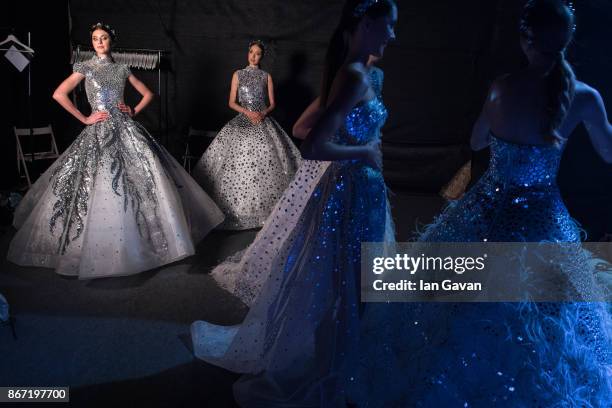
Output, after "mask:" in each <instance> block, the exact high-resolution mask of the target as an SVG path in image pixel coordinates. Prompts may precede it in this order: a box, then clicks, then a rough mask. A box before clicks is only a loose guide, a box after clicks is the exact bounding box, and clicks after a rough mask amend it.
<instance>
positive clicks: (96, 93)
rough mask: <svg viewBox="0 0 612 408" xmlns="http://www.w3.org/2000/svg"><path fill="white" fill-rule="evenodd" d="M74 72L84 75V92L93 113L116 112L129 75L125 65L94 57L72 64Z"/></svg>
mask: <svg viewBox="0 0 612 408" xmlns="http://www.w3.org/2000/svg"><path fill="white" fill-rule="evenodd" d="M74 70H75V71H76V72H80V73H82V74H83V75H85V92H86V93H87V100H88V101H89V104H90V105H91V109H92V110H93V111H98V110H103V111H109V112H111V113H112V112H116V111H118V107H117V105H118V104H119V102H121V101H123V91H124V89H125V81H126V79H127V78H128V77H129V75H130V71H129V69H128V67H127V66H126V65H123V64H117V63H114V62H112V61H111V60H110V59H108V58H104V59H101V58H98V57H97V56H94V57H93V58H92V59H90V60H89V61H86V62H83V63H77V64H74Z"/></svg>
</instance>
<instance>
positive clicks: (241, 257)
mask: <svg viewBox="0 0 612 408" xmlns="http://www.w3.org/2000/svg"><path fill="white" fill-rule="evenodd" d="M369 79H370V85H371V87H372V89H373V91H374V93H375V94H376V96H377V99H378V100H379V101H381V102H382V87H383V81H384V73H383V71H382V70H381V69H380V68H378V67H375V66H373V67H371V68H370V73H369ZM330 164H331V162H328V161H318V160H303V161H302V164H301V166H300V168H299V169H298V171H297V173H296V175H295V178H294V179H293V181H292V182H291V183H290V184H289V186H288V187H287V190H285V193H284V194H283V196H282V198H281V199H280V200H279V201H278V203H277V205H276V207H274V209H273V210H272V212H271V214H270V217H269V218H268V220H269V221H268V222H266V224H265V225H264V227H263V228H262V229H261V230H260V231H259V233H258V234H257V236H256V237H255V239H254V240H253V242H252V243H251V245H249V247H248V248H246V249H245V250H243V251H239V252H237V253H236V254H234V255H232V256H230V257H229V258H227V259H226V260H225V261H223V262H222V263H221V264H219V265H217V266H216V267H215V268H214V269H213V270H212V272H211V276H212V277H213V279H214V280H215V281H216V282H217V284H218V285H219V286H221V287H222V288H223V289H225V290H227V291H228V292H230V293H232V294H233V295H234V296H236V297H238V298H239V299H240V300H241V301H242V302H243V303H244V304H246V305H247V306H251V305H252V304H253V302H254V301H255V299H256V298H257V296H258V295H259V293H260V292H261V289H262V287H263V286H264V284H265V283H266V280H267V279H268V275H269V273H267V272H268V271H269V270H270V268H271V267H272V264H271V262H272V260H273V259H274V256H276V255H277V254H278V250H279V248H282V247H283V246H284V242H285V241H286V240H287V239H290V238H291V235H292V234H293V231H294V229H295V228H296V225H297V222H298V220H299V219H300V216H301V211H302V209H303V208H304V206H305V203H306V201H307V200H308V199H309V198H310V195H311V194H312V193H313V191H314V190H315V189H316V187H317V186H318V184H319V183H320V181H321V177H323V175H325V174H326V172H327V171H328V167H329V165H330ZM279 220H282V224H283V228H279V227H278V225H279V222H280V221H279ZM389 221H390V219H389ZM388 230H393V228H392V227H390V228H389V229H388Z"/></svg>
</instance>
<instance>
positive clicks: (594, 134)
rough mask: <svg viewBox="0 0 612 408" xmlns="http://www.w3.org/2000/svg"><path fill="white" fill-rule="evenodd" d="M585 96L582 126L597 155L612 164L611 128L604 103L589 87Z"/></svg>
mask: <svg viewBox="0 0 612 408" xmlns="http://www.w3.org/2000/svg"><path fill="white" fill-rule="evenodd" d="M586 96H587V103H586V104H585V108H584V110H583V121H584V125H585V127H586V129H587V131H588V132H589V137H590V138H591V143H593V147H594V148H595V150H596V151H597V153H598V154H599V155H600V156H601V158H602V159H604V161H605V162H606V163H612V126H611V125H610V122H609V121H608V114H607V113H606V107H605V104H604V101H603V99H602V97H601V95H600V94H599V92H598V91H597V90H596V89H594V88H591V87H588V88H587V92H586Z"/></svg>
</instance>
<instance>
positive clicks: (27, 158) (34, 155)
mask: <svg viewBox="0 0 612 408" xmlns="http://www.w3.org/2000/svg"><path fill="white" fill-rule="evenodd" d="M13 129H14V131H15V139H16V142H17V172H18V173H19V176H20V177H25V178H26V180H27V182H28V188H30V187H32V180H31V179H30V173H29V172H28V166H27V165H26V162H32V163H33V162H34V161H36V160H49V159H56V158H58V157H59V152H58V150H57V144H56V143H55V135H54V134H53V128H52V127H51V125H48V126H45V127H39V128H33V129H31V130H30V128H26V129H20V128H17V127H13ZM30 135H32V136H45V135H47V136H49V148H50V149H49V150H43V151H32V152H24V150H23V147H22V144H21V138H22V137H24V136H30ZM29 142H34V141H33V140H30V141H29ZM26 145H27V143H26ZM22 167H23V171H24V173H25V175H21V168H22Z"/></svg>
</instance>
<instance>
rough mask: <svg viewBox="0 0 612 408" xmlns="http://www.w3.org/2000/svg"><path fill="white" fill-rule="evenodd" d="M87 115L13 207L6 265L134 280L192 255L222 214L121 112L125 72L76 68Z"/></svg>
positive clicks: (100, 65) (102, 62) (102, 66)
mask: <svg viewBox="0 0 612 408" xmlns="http://www.w3.org/2000/svg"><path fill="white" fill-rule="evenodd" d="M74 71H75V72H78V73H80V74H82V75H84V76H85V90H86V92H87V99H88V101H89V103H90V105H91V108H92V111H107V112H108V113H109V118H108V119H107V120H105V121H103V122H98V123H95V124H92V125H89V126H86V127H85V129H84V130H83V131H82V132H81V134H80V135H79V136H78V137H77V138H76V140H75V141H74V142H73V143H72V144H71V145H70V146H69V147H68V149H66V151H65V152H64V153H63V154H62V155H61V156H60V157H59V158H58V159H57V160H56V161H55V163H53V164H52V165H51V166H50V167H49V169H48V170H47V171H46V172H45V173H44V174H43V175H42V176H41V177H40V178H39V179H38V180H37V181H36V183H34V185H33V186H32V188H31V189H30V190H29V191H28V193H27V194H26V196H25V197H24V198H23V200H22V201H21V203H20V204H19V206H18V207H17V209H16V211H15V218H14V222H13V224H14V226H15V228H17V229H18V231H17V234H16V235H15V237H14V238H13V240H12V242H11V245H10V248H9V253H8V259H9V260H10V261H12V262H14V263H17V264H19V265H24V266H40V267H47V268H54V269H55V271H56V272H57V273H59V274H62V275H72V276H77V277H79V278H85V279H86V278H100V277H108V276H120V275H131V274H135V273H138V272H142V271H146V270H149V269H153V268H157V267H159V266H162V265H165V264H168V263H171V262H175V261H178V260H180V259H183V258H185V257H188V256H190V255H193V254H194V253H195V248H194V242H197V241H199V240H200V239H202V238H203V237H204V236H205V235H206V234H207V233H208V232H209V231H210V230H211V229H213V228H214V227H215V226H216V225H218V224H219V223H221V222H222V221H223V213H222V212H221V210H220V209H219V208H218V207H217V206H216V205H215V203H214V202H213V201H212V200H211V199H210V197H208V195H206V193H205V192H204V191H203V190H202V189H201V187H200V186H199V185H198V184H197V183H196V182H195V181H194V180H193V179H192V178H191V177H190V176H189V174H187V172H185V170H184V169H183V168H182V167H181V166H180V165H179V164H178V163H177V161H176V160H175V159H174V158H173V157H172V156H171V155H170V154H169V153H168V152H167V151H166V149H164V148H163V147H162V146H160V145H159V144H158V143H157V141H156V140H155V139H154V138H153V137H152V136H151V135H149V133H148V132H147V131H146V129H145V128H144V127H142V126H141V125H140V124H139V123H138V122H136V121H134V120H132V118H131V117H129V116H128V115H126V114H125V113H123V112H121V111H120V110H119V108H118V104H119V102H121V101H123V91H124V88H125V83H126V81H127V78H128V77H129V76H130V70H129V68H128V67H127V66H126V65H123V64H118V63H115V62H112V61H111V60H110V59H109V58H99V57H97V56H94V57H93V58H92V59H91V60H89V61H85V62H82V63H76V64H74Z"/></svg>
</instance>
